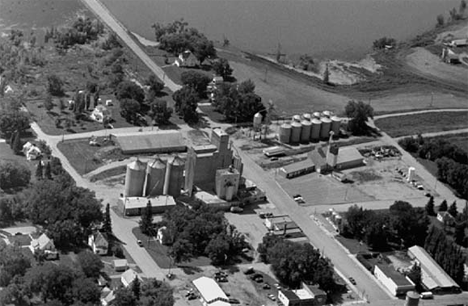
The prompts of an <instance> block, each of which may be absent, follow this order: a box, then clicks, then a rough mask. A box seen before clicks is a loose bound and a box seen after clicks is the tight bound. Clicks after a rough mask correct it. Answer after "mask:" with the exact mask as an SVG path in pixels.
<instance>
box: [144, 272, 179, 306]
mask: <svg viewBox="0 0 468 306" xmlns="http://www.w3.org/2000/svg"><path fill="white" fill-rule="evenodd" d="M140 291H141V294H140V295H141V296H140V301H139V303H140V306H173V305H174V303H175V300H174V294H173V289H172V288H171V287H170V286H169V285H167V284H166V283H164V282H162V281H159V280H157V279H154V278H150V279H148V280H147V281H146V282H145V283H144V284H143V285H142V286H141V290H140Z"/></svg>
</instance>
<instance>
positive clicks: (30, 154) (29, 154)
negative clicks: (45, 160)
mask: <svg viewBox="0 0 468 306" xmlns="http://www.w3.org/2000/svg"><path fill="white" fill-rule="evenodd" d="M23 154H24V156H26V159H27V160H32V159H37V158H39V157H41V155H42V152H41V150H40V149H39V148H38V147H36V146H35V145H33V144H32V143H30V142H29V141H28V142H27V143H25V144H24V146H23Z"/></svg>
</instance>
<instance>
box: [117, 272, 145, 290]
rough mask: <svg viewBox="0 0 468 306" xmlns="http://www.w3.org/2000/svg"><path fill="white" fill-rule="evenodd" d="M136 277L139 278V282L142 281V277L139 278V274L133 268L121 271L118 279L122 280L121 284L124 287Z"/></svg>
mask: <svg viewBox="0 0 468 306" xmlns="http://www.w3.org/2000/svg"><path fill="white" fill-rule="evenodd" d="M137 277H138V279H139V280H140V282H142V281H143V279H142V278H141V276H140V275H138V273H136V271H135V270H133V269H128V270H127V271H125V272H124V273H122V276H121V277H120V281H121V282H122V284H123V285H124V287H128V286H130V284H131V283H133V281H134V280H135V279H136V278H137Z"/></svg>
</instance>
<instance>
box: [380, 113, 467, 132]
mask: <svg viewBox="0 0 468 306" xmlns="http://www.w3.org/2000/svg"><path fill="white" fill-rule="evenodd" d="M375 124H376V125H377V126H378V127H379V128H380V129H381V130H383V131H384V132H386V133H387V134H388V135H390V136H391V137H401V136H408V135H416V134H418V133H433V132H441V131H450V130H457V129H464V128H468V112H437V113H425V114H416V115H406V116H398V117H389V118H383V119H378V120H376V121H375Z"/></svg>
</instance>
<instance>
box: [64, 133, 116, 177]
mask: <svg viewBox="0 0 468 306" xmlns="http://www.w3.org/2000/svg"><path fill="white" fill-rule="evenodd" d="M103 139H104V137H98V138H97V141H98V143H102V140H103ZM58 149H59V150H60V151H61V152H62V153H63V154H64V155H65V156H66V157H67V159H68V161H69V162H70V164H71V165H72V166H73V168H75V170H76V171H77V172H78V173H79V174H81V175H83V174H85V173H88V172H90V171H93V170H95V169H97V168H99V167H101V166H102V165H103V164H104V163H105V160H118V159H120V158H122V157H123V154H122V153H121V151H120V150H119V149H118V147H116V146H114V145H113V142H108V143H105V144H102V145H101V146H99V147H98V146H91V145H89V140H88V139H73V140H65V141H63V142H60V143H59V144H58Z"/></svg>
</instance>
